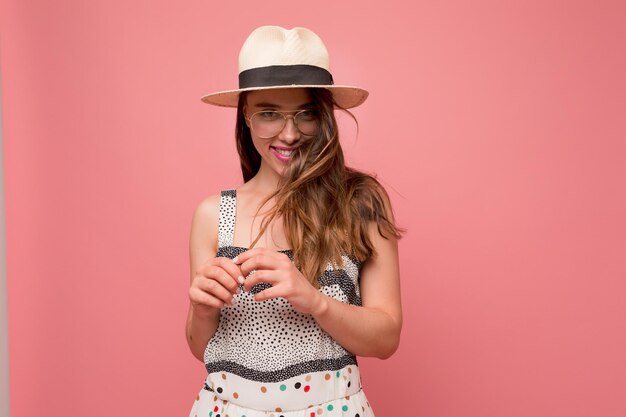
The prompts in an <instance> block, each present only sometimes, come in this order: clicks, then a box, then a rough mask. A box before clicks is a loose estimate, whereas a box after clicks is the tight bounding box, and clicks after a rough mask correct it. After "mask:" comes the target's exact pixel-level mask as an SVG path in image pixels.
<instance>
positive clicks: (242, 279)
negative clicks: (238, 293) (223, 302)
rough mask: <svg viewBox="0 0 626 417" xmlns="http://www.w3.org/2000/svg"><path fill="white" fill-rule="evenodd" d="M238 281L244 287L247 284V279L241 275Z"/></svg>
mask: <svg viewBox="0 0 626 417" xmlns="http://www.w3.org/2000/svg"><path fill="white" fill-rule="evenodd" d="M237 281H239V283H240V284H241V285H243V283H244V282H245V279H244V278H243V277H242V276H241V275H239V278H237Z"/></svg>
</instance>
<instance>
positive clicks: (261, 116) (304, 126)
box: [250, 110, 319, 138]
mask: <svg viewBox="0 0 626 417" xmlns="http://www.w3.org/2000/svg"><path fill="white" fill-rule="evenodd" d="M288 117H289V116H286V115H285V114H283V113H281V112H278V111H269V110H268V111H260V112H257V113H254V114H253V115H252V117H251V118H250V122H251V125H252V129H253V130H254V132H255V133H256V134H257V135H258V136H260V137H262V138H271V137H274V136H276V135H278V134H279V133H280V132H281V131H282V130H283V129H284V127H285V125H286V124H287V118H288ZM293 121H294V124H295V125H296V128H297V129H298V130H299V131H300V133H302V134H303V135H305V136H314V135H316V134H317V131H318V129H319V119H318V117H317V114H316V112H315V111H313V110H301V111H299V112H297V113H296V114H295V115H294V116H293Z"/></svg>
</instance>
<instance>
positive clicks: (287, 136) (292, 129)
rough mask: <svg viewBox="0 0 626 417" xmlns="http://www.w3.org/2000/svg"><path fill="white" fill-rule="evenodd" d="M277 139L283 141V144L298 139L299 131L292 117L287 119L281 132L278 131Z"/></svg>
mask: <svg viewBox="0 0 626 417" xmlns="http://www.w3.org/2000/svg"><path fill="white" fill-rule="evenodd" d="M278 138H279V139H281V140H284V141H285V142H293V141H295V140H297V139H300V131H299V130H298V127H297V126H296V123H295V121H294V120H293V116H288V117H287V120H286V121H285V127H283V130H281V131H280V134H279V135H278Z"/></svg>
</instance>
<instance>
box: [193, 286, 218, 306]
mask: <svg viewBox="0 0 626 417" xmlns="http://www.w3.org/2000/svg"><path fill="white" fill-rule="evenodd" d="M189 299H190V300H191V303H192V305H198V304H199V305H203V306H207V307H212V308H222V307H224V304H225V303H224V301H223V300H220V299H219V298H217V297H215V296H213V295H211V294H208V293H206V292H204V291H202V290H201V289H200V288H198V287H191V288H189Z"/></svg>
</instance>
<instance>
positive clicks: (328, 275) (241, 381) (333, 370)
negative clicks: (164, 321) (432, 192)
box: [204, 189, 362, 411]
mask: <svg viewBox="0 0 626 417" xmlns="http://www.w3.org/2000/svg"><path fill="white" fill-rule="evenodd" d="M236 205H237V194H236V189H228V190H225V191H222V192H221V201H220V214H219V232H218V235H219V236H218V241H219V245H218V251H217V253H216V257H220V256H223V257H228V258H230V259H232V258H234V257H235V256H237V255H238V254H240V253H242V252H245V251H246V250H248V248H244V247H237V246H233V235H234V230H235V213H236ZM278 252H280V253H283V254H285V255H286V256H288V257H289V259H291V261H292V262H293V253H292V250H291V249H287V250H282V251H278ZM342 260H343V265H342V268H338V267H337V265H335V266H334V267H333V265H332V264H331V263H330V262H329V263H328V265H327V267H326V270H325V271H324V273H323V274H322V275H321V276H320V277H319V283H320V289H319V291H320V292H322V293H323V294H325V295H327V296H329V297H332V298H334V299H336V300H339V301H341V302H342V303H349V304H354V305H361V297H360V291H359V272H360V269H361V266H362V264H361V263H360V262H358V260H356V259H355V258H353V257H351V256H348V255H344V256H342ZM252 273H254V271H253V272H252ZM269 286H271V284H268V283H259V284H257V285H255V286H254V287H253V288H252V289H251V290H250V291H249V292H245V291H243V288H242V291H241V292H240V293H239V294H236V295H235V296H234V299H235V303H234V305H233V306H232V307H230V306H225V307H224V308H222V309H221V311H220V319H219V325H218V328H217V330H216V332H215V334H214V335H213V337H212V338H211V339H210V340H209V342H208V344H207V346H206V349H205V351H204V364H205V367H206V370H207V372H208V376H207V378H206V380H205V384H204V389H205V390H207V391H209V392H211V393H212V394H214V395H215V397H217V398H216V399H220V400H223V401H224V403H226V401H228V402H231V403H234V404H235V405H237V406H240V407H247V408H251V409H255V410H268V411H290V410H300V409H304V408H306V407H311V406H312V405H316V404H322V403H326V402H329V401H333V400H336V399H339V398H344V397H347V398H349V396H351V395H354V394H356V393H358V392H359V391H360V390H361V378H360V373H359V368H358V365H357V360H356V357H355V355H353V354H352V353H350V352H348V351H347V350H345V349H344V348H343V347H342V346H341V345H339V344H338V343H337V342H336V341H335V340H334V339H333V338H332V337H331V336H330V335H329V334H328V333H326V332H325V331H324V330H322V329H321V328H320V327H319V326H318V325H317V322H316V321H315V320H314V319H313V317H312V316H311V315H308V314H302V313H299V312H298V311H296V310H295V309H294V308H293V307H292V306H291V304H289V302H288V301H287V300H286V299H284V298H280V297H279V298H274V299H269V300H265V301H260V302H259V301H255V300H254V298H253V297H254V295H255V294H257V293H258V292H260V291H262V290H263V289H265V288H268V287H269ZM242 287H243V286H242Z"/></svg>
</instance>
